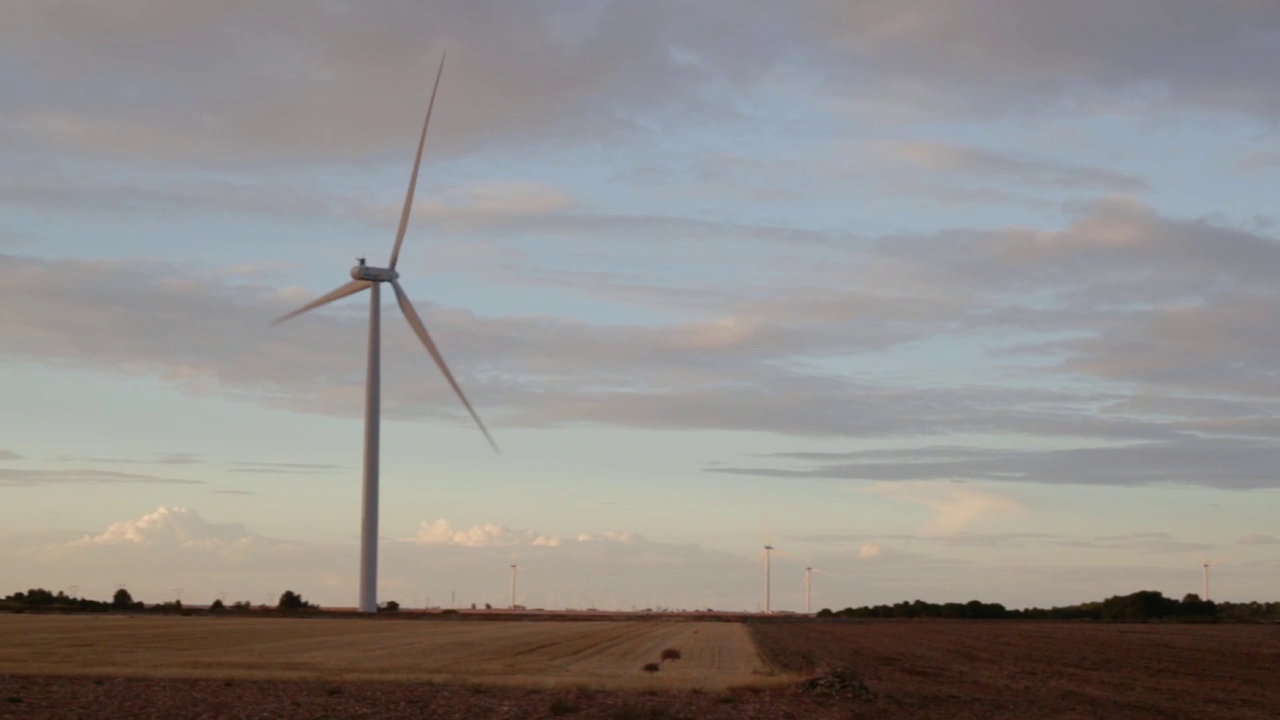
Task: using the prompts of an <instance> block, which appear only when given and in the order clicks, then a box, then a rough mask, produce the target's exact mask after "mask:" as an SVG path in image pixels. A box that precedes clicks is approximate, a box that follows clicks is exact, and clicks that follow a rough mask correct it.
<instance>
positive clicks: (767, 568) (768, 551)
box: [757, 524, 786, 614]
mask: <svg viewBox="0 0 1280 720" xmlns="http://www.w3.org/2000/svg"><path fill="white" fill-rule="evenodd" d="M775 550H776V551H777V552H780V553H783V554H784V555H785V554H786V553H785V552H783V551H782V550H778V548H775V547H774V546H773V532H772V531H771V530H769V526H768V524H766V525H765V529H764V552H762V553H761V554H760V558H759V560H757V562H761V561H763V562H764V611H765V613H766V614H768V613H770V612H773V610H772V609H771V607H770V604H769V601H770V597H769V596H770V591H771V590H772V577H771V575H772V563H771V560H772V556H773V553H774V551H775Z"/></svg>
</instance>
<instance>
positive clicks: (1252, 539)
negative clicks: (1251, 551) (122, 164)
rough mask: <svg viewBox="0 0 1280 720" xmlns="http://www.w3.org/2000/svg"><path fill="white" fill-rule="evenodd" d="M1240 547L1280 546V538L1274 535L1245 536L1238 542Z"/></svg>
mask: <svg viewBox="0 0 1280 720" xmlns="http://www.w3.org/2000/svg"><path fill="white" fill-rule="evenodd" d="M1236 542H1237V543H1238V544H1240V545H1280V538H1277V537H1276V536H1274V535H1262V534H1253V535H1245V536H1244V537H1242V538H1240V539H1239V540H1237V541H1236Z"/></svg>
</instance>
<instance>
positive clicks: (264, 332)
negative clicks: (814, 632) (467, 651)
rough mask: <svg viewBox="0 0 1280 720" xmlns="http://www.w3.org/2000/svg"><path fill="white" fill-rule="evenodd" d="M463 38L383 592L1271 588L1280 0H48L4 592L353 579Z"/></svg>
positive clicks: (247, 590)
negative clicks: (378, 405)
mask: <svg viewBox="0 0 1280 720" xmlns="http://www.w3.org/2000/svg"><path fill="white" fill-rule="evenodd" d="M445 50H447V51H448V63H447V65H446V68H445V72H444V79H443V82H442V84H441V87H440V95H439V99H438V101H437V104H436V107H435V114H434V116H433V119H432V126H431V135H430V137H429V138H428V142H427V150H426V157H425V160H424V167H423V174H422V177H421V179H420V181H419V184H418V192H417V203H416V205H415V209H414V215H413V219H412V222H411V223H410V226H409V232H408V235H407V238H406V241H405V247H404V250H403V253H402V255H401V262H400V266H399V269H400V271H401V272H402V274H403V276H404V277H403V284H404V287H405V289H406V291H407V292H408V294H409V295H410V296H411V297H412V298H413V299H414V300H415V302H416V305H417V308H418V310H419V312H420V313H421V314H422V315H423V317H424V319H425V321H426V322H427V324H428V326H429V327H431V328H432V332H433V334H434V335H435V336H436V339H437V341H438V342H439V343H440V345H441V347H442V349H443V351H444V353H445V356H446V357H447V358H448V359H449V361H450V363H451V364H452V366H453V368H454V370H455V372H456V373H457V375H458V377H459V380H460V382H461V384H462V386H463V387H464V388H465V389H466V390H467V392H468V394H469V395H470V397H471V399H472V401H473V403H474V404H475V405H476V407H477V410H478V411H479V413H480V414H481V416H482V417H483V418H484V419H485V420H486V422H487V423H488V424H489V426H490V428H491V429H492V431H493V433H494V435H495V437H496V439H497V441H498V443H499V444H500V445H501V446H502V449H503V454H502V455H501V456H496V455H495V454H494V453H493V452H491V451H490V450H489V448H488V446H487V445H486V443H485V441H484V438H483V436H482V435H481V434H480V433H479V432H477V431H476V430H475V428H474V427H473V426H471V425H470V424H469V419H468V418H467V416H466V415H465V413H464V411H462V410H461V408H460V407H459V406H458V403H457V402H456V400H455V399H454V398H453V397H452V395H451V393H450V391H449V389H448V387H447V386H446V385H445V383H444V382H443V381H442V380H441V378H440V377H439V375H438V373H437V372H436V371H435V370H434V368H433V367H432V366H431V361H430V359H429V358H428V356H427V355H426V353H425V352H423V350H422V348H421V347H420V346H418V345H417V344H416V340H415V339H414V337H413V336H412V334H411V333H410V331H409V330H408V328H407V326H405V324H404V323H403V322H402V321H401V320H400V318H399V316H398V311H397V310H396V308H395V307H394V303H392V304H388V305H386V307H385V308H384V315H383V317H384V329H385V330H384V353H383V358H384V375H383V381H384V399H383V402H384V417H385V418H386V422H385V423H384V426H383V428H384V429H383V446H382V458H383V466H382V467H383V486H382V502H383V505H382V528H381V531H382V538H383V540H382V555H381V557H382V575H381V578H380V598H381V599H383V600H385V599H397V600H399V601H400V602H401V603H403V604H406V605H419V606H420V605H422V604H424V603H427V602H430V603H431V604H448V603H450V602H457V603H458V604H459V605H465V604H470V603H472V602H478V603H484V602H492V603H494V604H495V605H496V604H505V603H506V602H507V601H508V592H509V591H508V581H509V569H508V566H509V565H510V564H512V563H519V564H520V565H522V566H523V567H524V570H523V571H522V576H521V580H520V593H521V598H520V599H521V602H523V603H525V604H528V605H530V606H543V607H565V606H578V607H581V606H594V607H618V608H629V607H649V606H659V605H660V606H665V607H716V608H723V609H756V608H757V607H758V605H759V603H760V602H761V600H762V598H761V595H762V573H761V568H760V566H759V565H758V564H757V562H756V561H757V557H758V554H759V552H760V550H759V548H760V546H761V545H762V544H763V542H764V538H765V535H766V532H771V533H772V537H773V541H774V543H775V544H776V545H777V546H778V547H780V548H782V549H785V550H787V551H788V552H789V553H790V556H776V557H775V558H774V573H773V576H774V598H775V603H774V604H775V607H777V608H782V609H801V608H802V607H803V596H802V592H801V581H802V574H803V565H804V561H803V559H804V558H805V557H806V556H809V557H811V558H812V562H813V564H814V565H815V566H816V567H820V568H823V569H825V570H827V571H829V573H830V574H828V575H823V576H820V577H818V578H817V579H816V580H815V594H814V603H815V605H816V606H818V607H824V606H832V607H844V606H848V605H861V604H866V603H879V602H894V601H898V600H903V599H914V598H917V597H919V598H923V599H927V600H932V601H939V602H941V601H950V600H961V601H963V600H969V599H973V598H981V599H983V600H987V601H995V602H1003V603H1005V604H1006V605H1010V606H1015V607H1021V606H1026V605H1054V604H1067V603H1074V602H1080V601H1084V600H1090V599H1096V598H1100V597H1105V596H1108V595H1112V594H1119V593H1127V592H1132V591H1135V590H1140V589H1155V590H1161V591H1163V592H1165V593H1166V594H1170V595H1175V596H1179V597H1181V596H1182V595H1183V594H1185V593H1188V592H1198V591H1199V589H1200V568H1199V565H1198V560H1197V559H1196V555H1197V554H1201V555H1204V556H1207V557H1211V558H1221V559H1222V561H1223V562H1222V564H1221V565H1220V566H1218V567H1217V568H1215V569H1214V573H1215V575H1214V592H1213V596H1214V597H1215V598H1217V599H1233V600H1248V599H1259V600H1261V599H1275V598H1276V596H1277V587H1278V586H1280V532H1278V531H1277V530H1276V529H1275V528H1276V517H1277V515H1278V514H1280V472H1278V471H1277V468H1280V443H1278V442H1277V441H1276V439H1275V436H1276V434H1277V432H1280V375H1278V374H1277V371H1276V369H1275V367H1276V366H1275V363H1276V362H1277V361H1276V358H1278V357H1280V325H1278V324H1277V321H1276V318H1277V317H1280V283H1277V282H1276V281H1275V278H1277V277H1278V276H1280V244H1278V241H1277V236H1278V234H1280V225H1277V223H1278V222H1280V214H1278V213H1277V210H1276V206H1275V197H1276V195H1275V187H1276V184H1277V183H1278V182H1280V132H1278V124H1280V81H1278V80H1277V78H1278V77H1280V4H1276V3H1274V2H1264V1H1262V0H1223V1H1222V2H1216V3H1203V2H1181V1H1179V0H1088V1H1083V2H1074V3H1061V2H1053V3H1051V2H1047V1H1045V2H1036V1H1033V0H976V1H975V2H972V3H966V4H964V7H960V5H959V4H957V3H953V2H948V1H946V0H909V1H904V0H865V1H862V0H855V1H852V2H850V1H836V0H830V1H823V0H812V1H810V2H795V3H773V2H755V1H751V2H741V1H735V2H727V1H722V0H711V1H708V2H702V3H696V4H695V3H684V2H674V1H666V0H646V1H644V2H639V1H636V2H624V1H616V2H606V1H600V2H587V1H585V0H583V1H579V2H566V1H564V0H545V1H543V0H536V1H533V2H525V3H507V2H498V1H497V0H492V1H477V0H440V1H439V2H431V3H420V2H409V1H407V0H387V1H385V2H363V3H355V2H345V1H344V0H316V1H314V2H311V1H305V0H281V1H280V2H272V3H266V4H264V3H256V2H240V1H238V0H234V1H233V0H228V1H227V2H219V3H196V2H186V3H182V2H179V3H173V2H159V1H154V2H148V1H144V0H123V1H121V2H115V3H111V4H110V9H108V7H107V6H106V5H103V4H102V3H90V2H62V3H49V2H43V1H39V0H30V1H28V0H17V1H16V2H14V3H10V4H9V6H8V7H7V9H6V20H5V22H4V23H3V25H0V260H3V263H4V265H5V267H6V273H5V280H4V281H3V283H0V299H2V302H0V393H2V395H3V398H4V403H3V411H2V412H0V578H3V580H4V583H5V585H6V587H0V593H8V592H12V591H14V590H18V589H24V588H26V587H30V586H44V587H50V588H54V589H63V588H68V587H71V586H75V587H76V589H77V590H78V591H79V592H80V593H81V594H87V595H90V596H96V597H106V596H107V595H109V594H110V593H111V592H112V591H114V589H115V587H116V586H117V585H126V586H127V587H128V588H129V589H130V590H131V591H132V592H133V593H134V595H135V596H136V597H138V598H140V599H143V600H148V601H155V600H162V599H166V598H169V597H172V596H174V595H175V594H177V593H178V592H179V590H178V589H179V588H181V593H182V597H183V599H184V600H186V601H188V602H208V601H209V600H210V599H212V598H213V597H214V596H215V595H217V594H219V593H226V596H227V597H228V599H230V600H235V599H248V600H251V601H253V602H266V601H268V600H269V599H270V600H274V598H275V597H277V596H278V595H279V593H280V592H281V591H283V590H284V589H286V588H289V589H293V590H296V591H298V592H301V593H302V594H303V595H304V596H305V597H307V598H309V599H314V600H317V601H320V602H322V603H325V604H333V605H352V604H354V602H355V599H356V568H357V540H358V534H359V497H360V480H359V477H360V458H361V415H362V412H363V380H364V378H363V374H364V347H363V339H364V333H365V314H366V312H367V307H366V306H365V305H364V304H363V303H362V302H361V301H360V300H361V299H362V298H364V297H365V296H360V297H358V298H352V299H348V300H346V301H344V302H341V303H337V304H334V305H331V306H328V307H326V308H325V309H324V310H322V311H318V312H316V313H313V314H310V315H307V316H304V317H302V318H299V319H297V320H294V321H292V322H290V323H288V324H285V325H282V326H279V327H274V328H270V327H268V326H267V322H268V321H269V320H270V319H271V318H273V317H275V316H277V315H279V314H281V313H283V312H285V311H287V310H289V309H291V308H292V307H294V306H296V305H298V304H301V303H303V302H306V301H307V300H308V299H309V298H311V297H314V296H316V295H318V294H320V293H323V292H326V291H328V290H330V289H331V288H333V287H336V286H337V285H340V284H342V283H343V282H345V281H346V279H347V278H348V276H347V272H348V269H349V267H350V266H351V265H352V264H353V263H354V260H355V258H356V257H357V256H368V257H369V258H370V262H371V263H373V264H383V263H384V258H385V257H386V256H387V254H388V253H389V250H390V246H391V242H392V239H393V238H394V236H395V229H396V222H397V218H398V215H399V205H400V202H401V199H402V197H403V193H404V188H405V185H406V183H407V178H408V173H409V169H410V165H411V161H412V158H411V154H412V152H413V147H414V143H415V141H416V134H417V131H418V128H419V124H420V123H421V117H422V113H423V112H424V110H425V107H426V101H427V97H428V94H429V91H430V85H431V81H432V78H433V74H434V71H435V66H436V64H437V63H438V62H439V59H440V56H441V53H443V52H444V51H445ZM387 299H388V298H387V296H386V295H384V300H387ZM766 528H768V530H766Z"/></svg>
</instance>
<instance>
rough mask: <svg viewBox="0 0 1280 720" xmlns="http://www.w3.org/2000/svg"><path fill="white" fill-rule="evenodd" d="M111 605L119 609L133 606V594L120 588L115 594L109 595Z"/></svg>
mask: <svg viewBox="0 0 1280 720" xmlns="http://www.w3.org/2000/svg"><path fill="white" fill-rule="evenodd" d="M111 607H113V608H119V609H127V608H131V607H133V596H132V595H130V594H129V591H128V590H125V589H124V588H120V589H119V590H116V594H115V595H112V596H111Z"/></svg>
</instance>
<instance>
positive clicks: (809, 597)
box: [804, 552, 828, 615]
mask: <svg viewBox="0 0 1280 720" xmlns="http://www.w3.org/2000/svg"><path fill="white" fill-rule="evenodd" d="M814 573H818V574H820V575H826V574H828V573H827V571H826V570H819V569H818V568H816V567H814V566H813V561H812V560H810V559H809V553H808V552H806V553H805V554H804V614H805V615H808V614H809V613H811V612H813V610H812V604H813V574H814Z"/></svg>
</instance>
